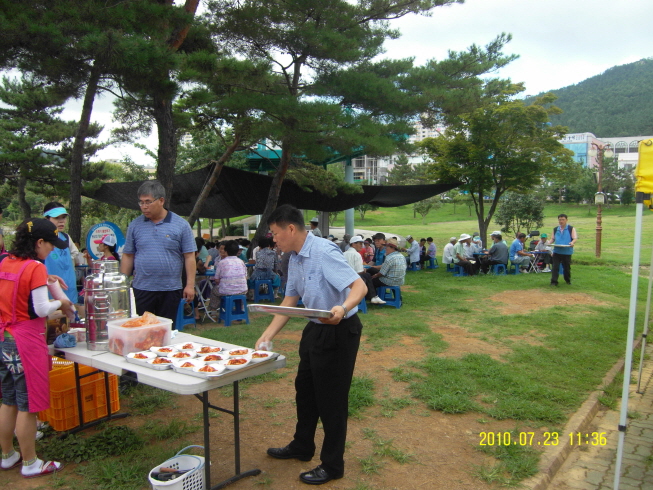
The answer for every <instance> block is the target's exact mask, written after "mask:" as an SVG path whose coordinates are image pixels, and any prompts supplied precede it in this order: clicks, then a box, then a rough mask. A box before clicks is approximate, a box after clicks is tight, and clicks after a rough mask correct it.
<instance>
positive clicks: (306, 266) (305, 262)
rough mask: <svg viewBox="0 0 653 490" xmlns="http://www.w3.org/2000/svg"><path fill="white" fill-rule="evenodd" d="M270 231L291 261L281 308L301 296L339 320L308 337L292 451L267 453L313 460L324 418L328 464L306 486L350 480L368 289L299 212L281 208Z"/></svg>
mask: <svg viewBox="0 0 653 490" xmlns="http://www.w3.org/2000/svg"><path fill="white" fill-rule="evenodd" d="M267 225H268V226H269V227H270V230H271V231H272V235H273V237H274V240H275V242H276V243H277V246H278V247H279V248H280V249H281V250H282V251H283V252H285V253H290V254H291V256H290V263H289V266H288V282H287V284H286V296H285V298H284V300H283V302H282V303H281V306H291V307H294V306H296V305H297V302H298V300H299V298H300V297H301V298H302V300H303V302H304V305H305V306H306V308H311V309H320V310H329V311H331V313H332V316H331V318H323V319H321V320H318V319H312V320H311V321H309V322H308V323H307V325H306V327H305V328H304V331H303V332H302V339H301V342H300V344H299V357H300V360H299V367H298V368H297V377H296V378H295V389H296V396H295V400H296V404H297V425H296V429H295V435H294V438H293V440H292V441H291V442H290V444H288V445H287V446H285V447H281V448H270V449H268V451H267V453H268V454H269V455H270V456H272V457H274V458H278V459H299V460H300V461H310V460H311V459H312V458H313V455H314V453H315V431H316V429H317V423H318V419H320V420H321V421H322V426H323V427H324V441H323V443H322V451H321V453H320V459H321V461H322V463H321V464H320V465H319V466H317V467H316V468H314V469H313V470H311V471H307V472H305V473H301V474H300V475H299V478H300V480H301V481H302V482H304V483H308V484H311V485H320V484H323V483H326V482H328V481H330V480H333V479H338V478H342V476H343V474H344V470H345V463H344V452H345V440H346V437H347V409H348V399H349V388H350V386H351V379H352V376H353V372H354V365H355V363H356V354H357V353H358V346H359V343H360V336H361V331H362V328H363V326H362V324H361V322H360V320H359V318H358V315H357V314H356V312H357V311H358V304H359V303H360V301H361V300H362V299H363V297H364V296H365V293H366V292H367V288H366V286H365V283H364V282H363V280H362V279H361V278H360V277H359V276H358V274H356V272H354V270H353V269H352V268H351V267H350V266H349V264H348V263H347V261H346V260H345V258H344V257H343V254H342V252H341V251H340V249H339V248H338V246H337V245H336V244H334V243H333V242H331V241H329V240H321V239H319V238H318V237H316V236H315V235H313V234H312V233H308V232H307V231H306V229H305V227H304V219H303V216H302V213H301V211H299V210H298V209H296V208H294V207H292V206H290V205H283V206H280V207H279V208H277V209H276V210H275V211H274V212H273V213H272V215H271V216H270V218H269V219H268V222H267ZM287 321H288V317H287V316H281V315H275V317H274V319H273V320H272V321H271V322H270V325H269V326H268V328H267V329H266V330H265V332H263V335H261V338H259V339H258V341H257V342H256V348H257V349H261V348H263V347H264V346H265V345H266V344H265V343H267V342H271V341H272V339H273V338H274V336H275V335H276V334H277V333H278V332H279V331H280V330H281V329H282V328H283V327H284V325H285V324H286V322H287ZM268 346H269V344H268Z"/></svg>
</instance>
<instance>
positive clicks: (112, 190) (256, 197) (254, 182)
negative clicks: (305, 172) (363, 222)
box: [83, 165, 460, 219]
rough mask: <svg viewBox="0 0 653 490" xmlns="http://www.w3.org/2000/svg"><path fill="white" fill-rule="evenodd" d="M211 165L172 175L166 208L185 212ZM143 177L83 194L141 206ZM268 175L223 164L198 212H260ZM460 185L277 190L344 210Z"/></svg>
mask: <svg viewBox="0 0 653 490" xmlns="http://www.w3.org/2000/svg"><path fill="white" fill-rule="evenodd" d="M212 168H213V166H211V165H209V166H207V167H205V168H203V169H200V170H195V171H193V172H189V173H187V174H180V175H176V176H175V178H174V187H173V192H172V199H171V200H169V201H168V203H167V204H168V205H167V207H168V209H170V210H171V211H173V212H175V213H177V214H179V215H181V216H188V215H190V213H191V211H192V210H193V206H194V205H195V201H196V199H197V196H198V195H199V193H200V192H201V190H202V187H203V186H204V183H205V182H206V181H207V179H208V177H209V175H210V173H211V170H212ZM142 183H143V182H142V181H140V182H118V183H110V184H103V185H102V186H101V187H100V188H99V189H97V190H96V191H95V192H94V193H83V195H84V196H86V197H90V198H93V199H96V200H98V201H101V202H105V203H107V204H113V205H115V206H120V207H122V208H127V209H139V207H138V196H137V191H138V188H139V187H140V185H141V184H142ZM271 183H272V177H269V176H267V175H261V174H256V173H252V172H247V171H244V170H238V169H235V168H232V167H223V169H222V171H221V173H220V177H219V178H218V181H217V183H216V185H215V186H214V187H213V189H212V191H211V194H210V196H209V198H208V199H207V201H206V203H205V204H204V207H203V208H202V211H201V212H200V217H201V218H218V219H219V218H233V217H235V216H242V215H244V214H262V213H263V211H264V210H265V203H266V201H267V197H268V191H269V189H270V185H271ZM458 185H460V183H459V182H453V183H447V184H428V185H407V186H373V185H364V186H362V187H363V193H361V194H344V193H341V194H338V195H337V196H335V197H328V196H325V195H324V194H321V193H319V192H317V191H313V192H310V191H306V190H303V189H302V188H300V187H299V186H298V185H297V184H295V183H294V182H291V181H288V180H286V181H284V183H283V184H282V186H281V193H280V195H279V205H281V204H292V205H293V206H296V207H298V208H300V209H313V210H316V211H343V210H345V209H349V208H353V207H355V206H359V205H361V204H366V203H369V204H372V205H374V206H379V207H386V208H388V207H395V206H402V205H404V204H411V203H414V202H417V201H421V200H422V199H426V198H429V197H431V196H435V195H436V194H441V193H443V192H446V191H448V190H450V189H453V188H455V187H457V186H458Z"/></svg>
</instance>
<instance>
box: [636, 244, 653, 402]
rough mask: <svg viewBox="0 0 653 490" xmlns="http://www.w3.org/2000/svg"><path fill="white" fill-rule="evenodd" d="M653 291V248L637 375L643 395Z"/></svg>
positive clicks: (652, 248)
mask: <svg viewBox="0 0 653 490" xmlns="http://www.w3.org/2000/svg"><path fill="white" fill-rule="evenodd" d="M652 290H653V247H651V262H650V266H649V271H648V292H647V293H646V313H645V314H644V328H643V330H642V352H641V354H640V356H639V373H638V374H637V393H641V391H640V387H641V384H642V369H643V368H644V353H645V352H646V337H647V336H648V325H649V318H650V313H651V291H652Z"/></svg>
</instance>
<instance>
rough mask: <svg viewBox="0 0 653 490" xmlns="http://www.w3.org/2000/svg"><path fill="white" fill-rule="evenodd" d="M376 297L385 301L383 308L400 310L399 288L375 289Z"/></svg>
mask: <svg viewBox="0 0 653 490" xmlns="http://www.w3.org/2000/svg"><path fill="white" fill-rule="evenodd" d="M376 295H377V296H378V297H379V298H381V299H382V300H383V301H385V306H394V307H395V308H401V289H400V288H399V286H382V287H380V288H376Z"/></svg>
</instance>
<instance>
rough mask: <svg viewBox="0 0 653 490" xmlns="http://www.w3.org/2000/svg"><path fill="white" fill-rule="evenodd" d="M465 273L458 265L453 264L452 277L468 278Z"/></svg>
mask: <svg viewBox="0 0 653 490" xmlns="http://www.w3.org/2000/svg"><path fill="white" fill-rule="evenodd" d="M468 275H469V274H467V272H465V269H463V268H462V267H461V266H459V265H458V264H455V265H454V266H453V277H465V276H468Z"/></svg>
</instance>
